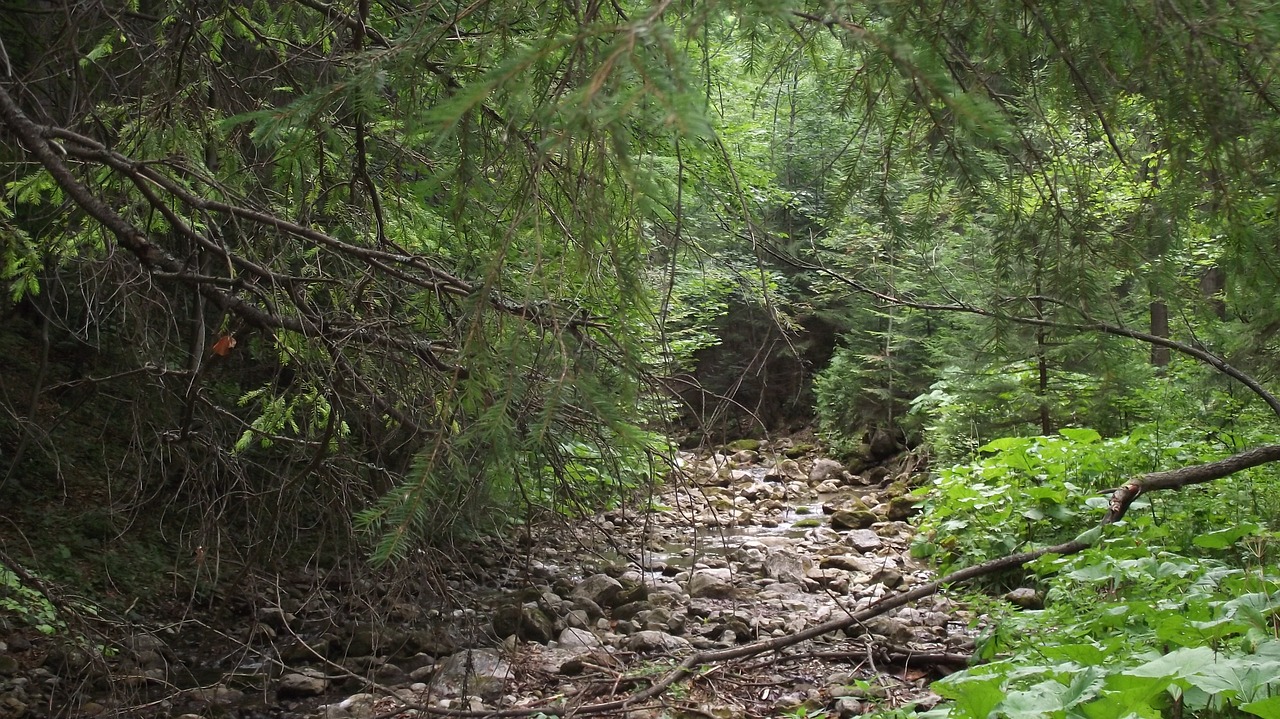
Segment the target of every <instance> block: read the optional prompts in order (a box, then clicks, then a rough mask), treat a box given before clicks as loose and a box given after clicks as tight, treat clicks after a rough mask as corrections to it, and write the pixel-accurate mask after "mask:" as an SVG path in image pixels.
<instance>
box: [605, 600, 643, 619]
mask: <svg viewBox="0 0 1280 719" xmlns="http://www.w3.org/2000/svg"><path fill="white" fill-rule="evenodd" d="M651 608H652V606H651V605H650V604H649V602H628V603H627V604H623V605H621V606H619V607H616V608H615V609H614V610H613V611H612V612H611V613H610V615H609V616H611V617H613V618H614V619H631V618H632V617H634V616H635V615H637V614H639V613H640V612H643V611H645V610H647V609H651Z"/></svg>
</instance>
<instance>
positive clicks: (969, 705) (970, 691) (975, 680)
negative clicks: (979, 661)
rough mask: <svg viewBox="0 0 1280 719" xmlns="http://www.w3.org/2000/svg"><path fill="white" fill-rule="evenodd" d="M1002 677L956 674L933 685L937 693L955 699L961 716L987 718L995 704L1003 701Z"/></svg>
mask: <svg viewBox="0 0 1280 719" xmlns="http://www.w3.org/2000/svg"><path fill="white" fill-rule="evenodd" d="M1003 681H1004V679H1003V678H1002V677H999V676H992V677H962V676H960V675H956V679H954V680H952V681H948V680H943V681H940V682H937V683H935V684H934V685H933V689H934V691H936V692H938V694H940V695H942V696H944V697H946V698H948V699H953V700H955V703H956V709H958V710H959V711H960V712H961V714H960V715H961V716H966V717H972V719H987V717H988V716H990V715H991V712H993V711H995V708H996V705H998V704H999V703H1000V702H1002V701H1004V698H1005V696H1006V694H1005V691H1004V689H1003V688H1001V686H1000V685H1001V684H1002V683H1003Z"/></svg>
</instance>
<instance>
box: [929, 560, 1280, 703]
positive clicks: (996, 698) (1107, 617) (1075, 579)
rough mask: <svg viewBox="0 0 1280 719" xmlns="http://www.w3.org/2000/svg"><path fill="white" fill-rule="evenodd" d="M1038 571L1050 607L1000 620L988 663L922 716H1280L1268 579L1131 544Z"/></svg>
mask: <svg viewBox="0 0 1280 719" xmlns="http://www.w3.org/2000/svg"><path fill="white" fill-rule="evenodd" d="M1240 536H1243V535H1238V536H1237V538H1239V537H1240ZM1268 538H1269V539H1270V538H1274V535H1268ZM1220 539H1222V538H1221V537H1220ZM1222 543H1228V542H1218V541H1214V542H1210V544H1222ZM1035 569H1036V570H1037V571H1038V572H1039V573H1040V574H1041V575H1042V576H1043V577H1044V578H1045V579H1046V581H1048V582H1049V584H1050V587H1051V588H1050V591H1049V595H1048V599H1049V603H1048V607H1047V608H1046V609H1045V610H1044V611H1038V612H1008V613H1006V614H1004V616H1001V617H999V630H998V631H997V632H995V633H994V634H992V635H991V636H989V637H988V638H987V640H986V641H985V642H984V644H982V645H981V646H980V648H979V654H980V656H981V657H982V658H984V659H988V660H992V661H990V663H988V664H985V665H982V666H978V667H974V668H971V669H968V670H965V671H963V672H959V673H957V674H953V675H951V676H950V677H947V678H946V679H943V680H942V681H939V682H937V683H935V684H934V685H933V688H934V690H935V691H937V692H938V693H939V694H941V695H942V696H944V697H946V698H947V699H949V700H950V701H951V703H949V704H947V705H946V706H943V707H940V708H938V709H936V710H934V711H931V712H928V713H925V714H922V715H921V716H928V717H948V718H950V719H961V718H975V717H976V718H981V719H987V717H990V716H996V717H1020V718H1021V717H1028V718H1031V717H1124V716H1139V717H1156V716H1173V715H1181V716H1199V717H1220V716H1244V715H1246V714H1247V715H1256V716H1262V717H1280V696H1278V695H1277V692H1278V691H1280V640H1278V639H1277V638H1276V632H1277V630H1278V629H1280V591H1278V590H1280V576H1278V575H1276V574H1275V573H1274V572H1272V571H1249V570H1246V569H1243V568H1240V567H1234V566H1231V565H1229V564H1227V563H1224V562H1219V561H1215V560H1208V559H1199V558H1191V557H1186V556H1181V555H1178V554H1174V553H1170V552H1165V551H1161V550H1159V549H1156V548H1153V547H1150V546H1147V545H1143V544H1135V543H1133V542H1132V541H1131V540H1130V539H1129V538H1127V537H1112V538H1109V539H1106V540H1104V541H1103V543H1102V545H1101V546H1100V547H1097V548H1094V549H1091V550H1088V551H1086V552H1083V553H1081V554H1079V555H1075V556H1072V557H1045V558H1043V559H1041V560H1040V561H1039V562H1038V563H1037V564H1036V566H1035ZM993 713H994V714H993Z"/></svg>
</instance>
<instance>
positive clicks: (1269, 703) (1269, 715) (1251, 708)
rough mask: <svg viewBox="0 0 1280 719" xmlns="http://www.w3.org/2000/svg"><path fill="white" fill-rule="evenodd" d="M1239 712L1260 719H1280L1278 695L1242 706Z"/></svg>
mask: <svg viewBox="0 0 1280 719" xmlns="http://www.w3.org/2000/svg"><path fill="white" fill-rule="evenodd" d="M1240 710H1241V711H1246V712H1249V713H1250V714H1253V715H1255V716H1260V717H1262V719H1280V695H1277V696H1272V697H1267V698H1266V699H1259V700H1258V701H1256V702H1249V703H1248V704H1242V705H1240Z"/></svg>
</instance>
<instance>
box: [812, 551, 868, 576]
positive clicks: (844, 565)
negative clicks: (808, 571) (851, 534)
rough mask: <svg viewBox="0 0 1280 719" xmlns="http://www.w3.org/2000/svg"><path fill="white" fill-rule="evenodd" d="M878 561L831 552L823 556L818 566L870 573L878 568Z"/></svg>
mask: <svg viewBox="0 0 1280 719" xmlns="http://www.w3.org/2000/svg"><path fill="white" fill-rule="evenodd" d="M880 565H881V563H880V562H877V561H874V560H871V559H867V558H865V557H861V556H858V555H854V554H833V555H831V556H829V557H823V558H822V560H821V561H820V562H819V563H818V566H820V567H822V568H823V569H843V570H845V571H849V572H863V573H866V574H871V573H872V572H875V571H878V570H879V569H880Z"/></svg>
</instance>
